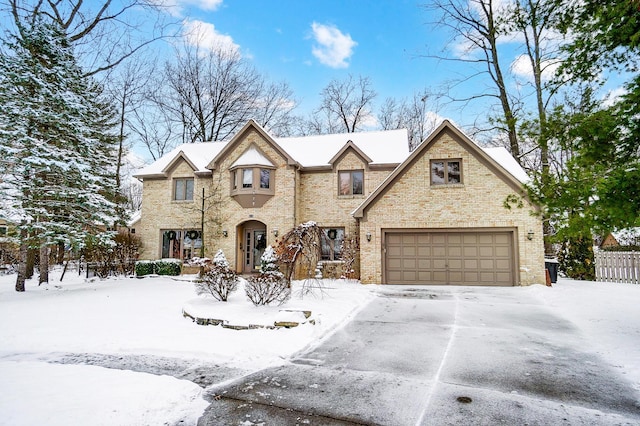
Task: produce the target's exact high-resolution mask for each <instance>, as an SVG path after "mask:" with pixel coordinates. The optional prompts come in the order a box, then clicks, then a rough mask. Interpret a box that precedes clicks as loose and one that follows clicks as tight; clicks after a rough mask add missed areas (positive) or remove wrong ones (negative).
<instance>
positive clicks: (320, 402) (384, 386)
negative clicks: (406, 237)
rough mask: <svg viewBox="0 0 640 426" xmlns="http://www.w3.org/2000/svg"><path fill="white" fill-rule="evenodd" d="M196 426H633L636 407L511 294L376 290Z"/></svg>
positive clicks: (564, 330)
mask: <svg viewBox="0 0 640 426" xmlns="http://www.w3.org/2000/svg"><path fill="white" fill-rule="evenodd" d="M216 394H217V397H216V400H215V401H214V402H213V403H212V404H211V406H210V407H209V408H208V409H207V411H206V412H205V414H204V415H203V417H202V418H201V419H200V421H199V422H198V424H199V425H200V426H203V425H253V424H256V425H258V424H263V425H296V424H300V425H302V424H311V425H348V424H367V425H370V424H379V425H496V424H506V425H638V424H640V395H638V392H637V391H635V390H634V389H633V387H632V386H631V385H630V384H629V382H628V381H626V379H624V377H623V376H621V375H620V374H619V373H618V372H617V371H615V370H614V369H613V368H612V367H611V366H610V365H609V364H607V363H606V362H605V361H604V360H602V359H601V358H599V357H598V356H597V355H596V354H595V352H594V351H592V350H591V348H590V342H588V341H586V340H585V339H584V337H583V336H582V335H581V334H580V333H579V331H578V330H577V329H576V328H575V327H574V326H573V325H572V324H571V323H570V322H568V321H566V320H564V319H562V318H560V317H558V316H557V315H555V314H553V313H552V311H551V310H550V309H549V308H548V307H547V306H546V305H544V304H543V303H541V302H540V301H539V300H538V299H536V298H535V297H532V296H530V295H528V294H525V295H523V293H522V292H519V291H517V289H504V288H470V287H457V288H447V287H442V288H441V287H425V288H415V287H413V288H406V287H384V288H382V290H381V292H380V297H377V298H376V299H375V300H374V301H372V302H371V303H370V304H369V305H368V306H367V307H366V308H364V309H363V310H362V311H361V312H360V313H359V314H358V315H357V316H356V318H355V319H354V320H353V321H351V322H350V323H348V324H347V325H346V326H345V327H344V328H342V329H340V330H339V331H337V332H336V333H334V334H333V335H332V336H331V337H329V338H327V339H326V340H325V341H323V342H322V343H321V344H320V345H319V346H317V347H315V348H312V349H310V350H308V351H307V352H305V353H301V354H299V355H298V356H297V357H295V358H294V359H292V360H291V362H290V363H288V364H286V365H284V366H280V367H275V368H270V369H266V370H262V371H260V372H258V373H255V374H252V375H250V376H247V377H244V378H242V379H239V380H237V381H235V382H233V383H230V384H228V385H226V386H225V387H223V388H218V389H216Z"/></svg>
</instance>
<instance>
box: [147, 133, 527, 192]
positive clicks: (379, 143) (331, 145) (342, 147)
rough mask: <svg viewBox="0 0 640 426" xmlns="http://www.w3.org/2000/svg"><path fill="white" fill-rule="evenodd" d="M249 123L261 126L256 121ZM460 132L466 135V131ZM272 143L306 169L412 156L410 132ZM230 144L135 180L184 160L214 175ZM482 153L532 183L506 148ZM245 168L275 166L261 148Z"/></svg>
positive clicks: (214, 145) (190, 154)
mask: <svg viewBox="0 0 640 426" xmlns="http://www.w3.org/2000/svg"><path fill="white" fill-rule="evenodd" d="M446 123H447V124H446V125H447V126H448V127H450V128H451V127H454V128H455V129H456V131H458V132H460V130H459V129H458V128H457V127H455V126H453V125H452V124H451V123H449V122H448V121H446ZM249 124H253V125H255V126H257V124H255V123H254V122H253V121H251V122H250V123H248V125H249ZM245 127H247V126H245ZM258 127H259V126H258ZM434 133H435V132H434ZM460 133H461V134H462V132H460ZM467 138H468V137H467ZM468 139H469V140H471V139H470V138H468ZM272 140H273V142H275V143H276V144H277V145H278V147H279V148H281V149H282V150H283V151H285V154H286V155H289V156H290V157H291V159H292V160H294V161H295V162H296V163H297V164H299V165H300V166H301V167H303V168H325V167H331V166H332V165H333V162H334V161H336V160H337V158H338V157H339V156H340V155H341V154H342V153H344V152H345V151H346V150H347V149H354V150H355V151H356V152H357V153H358V154H359V155H360V156H362V157H363V158H364V160H365V161H367V162H369V165H373V166H375V165H387V166H396V165H398V164H401V163H402V162H404V161H405V160H406V159H407V158H408V157H409V155H410V154H411V152H410V151H409V145H408V134H407V130H406V129H399V130H384V131H372V132H359V133H340V134H332V135H317V136H301V137H290V138H272ZM427 140H429V138H427ZM228 144H229V142H228V141H225V142H205V143H190V144H183V145H180V146H179V147H177V148H175V149H174V150H172V151H171V152H169V153H168V154H166V155H164V156H163V157H162V158H160V159H158V160H157V161H155V162H154V163H153V164H151V165H148V166H146V167H144V168H142V169H141V170H139V171H138V172H137V173H135V174H134V177H136V178H138V179H143V178H145V177H165V176H167V175H168V171H169V169H170V168H171V167H172V166H173V165H174V164H175V163H176V162H177V161H179V160H180V159H183V160H185V161H186V162H187V163H188V164H189V165H191V167H192V168H193V169H194V172H195V173H201V174H206V173H210V169H209V168H207V166H209V167H211V162H212V161H213V160H214V159H215V158H216V156H218V155H219V154H221V152H222V151H223V150H224V149H225V147H227V145H228ZM476 146H477V145H476ZM230 148H231V147H230ZM481 150H482V151H483V152H484V153H485V154H486V155H487V156H489V157H490V158H491V159H493V160H494V161H495V162H496V163H498V164H499V165H500V166H502V168H503V169H504V170H505V171H506V172H507V173H509V174H510V175H511V176H513V177H514V178H515V179H516V180H518V181H519V182H521V183H526V182H528V181H529V177H528V176H527V174H526V172H525V171H524V170H523V169H522V167H520V165H519V164H518V163H517V162H516V160H515V159H514V158H513V157H512V156H511V154H510V153H509V152H508V151H507V150H506V149H505V148H503V147H497V148H481ZM221 155H222V154H221ZM242 165H265V166H273V165H274V164H273V163H272V162H271V161H270V160H269V159H268V158H266V157H265V156H264V154H262V153H261V152H260V150H259V149H257V148H256V147H250V148H249V149H247V150H246V151H245V152H244V153H243V154H242V155H241V156H240V157H239V158H238V159H237V160H236V161H235V162H234V163H233V165H232V167H235V166H242Z"/></svg>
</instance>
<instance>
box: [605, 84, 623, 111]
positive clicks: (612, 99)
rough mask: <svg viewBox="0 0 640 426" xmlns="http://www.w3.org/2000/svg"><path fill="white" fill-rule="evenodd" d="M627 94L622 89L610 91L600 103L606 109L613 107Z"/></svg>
mask: <svg viewBox="0 0 640 426" xmlns="http://www.w3.org/2000/svg"><path fill="white" fill-rule="evenodd" d="M627 93H628V91H627V89H626V88H624V87H618V88H616V89H613V90H610V91H609V92H608V93H607V94H606V96H605V97H604V100H603V102H602V105H603V106H604V107H606V108H608V107H610V106H613V105H615V104H616V103H617V102H618V101H620V98H621V97H622V96H624V95H626V94H627Z"/></svg>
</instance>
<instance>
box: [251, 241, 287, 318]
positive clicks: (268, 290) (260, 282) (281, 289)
mask: <svg viewBox="0 0 640 426" xmlns="http://www.w3.org/2000/svg"><path fill="white" fill-rule="evenodd" d="M244 291H245V293H246V294H247V297H248V298H249V300H251V302H252V303H253V304H254V305H256V306H260V305H268V304H270V303H274V302H275V303H277V304H278V305H281V304H283V303H284V302H285V301H287V299H289V296H290V295H291V286H290V285H289V281H288V280H287V279H286V277H285V275H284V274H283V273H282V272H280V270H279V268H278V258H277V256H276V253H275V251H274V250H273V247H271V246H269V247H267V248H266V249H265V251H264V253H263V254H262V257H261V258H260V275H257V276H253V277H249V278H248V279H247V283H246V284H245V286H244Z"/></svg>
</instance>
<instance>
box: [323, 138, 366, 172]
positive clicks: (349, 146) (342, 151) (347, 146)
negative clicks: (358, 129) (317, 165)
mask: <svg viewBox="0 0 640 426" xmlns="http://www.w3.org/2000/svg"><path fill="white" fill-rule="evenodd" d="M349 150H352V151H354V152H355V154H356V155H357V156H358V157H360V159H362V161H363V162H365V163H366V164H370V163H371V162H372V161H373V160H371V158H369V156H367V154H365V153H364V152H362V150H361V149H360V148H358V146H357V145H356V144H354V143H353V141H351V140H349V141H347V143H346V144H344V146H343V147H342V148H341V149H340V150H339V151H338V152H337V153H336V155H334V156H333V158H331V160H329V164H331V167H332V168H335V164H336V163H337V162H338V160H340V159H341V158H342V157H343V156H344V155H345V154H346V153H347V152H348V151H349Z"/></svg>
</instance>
